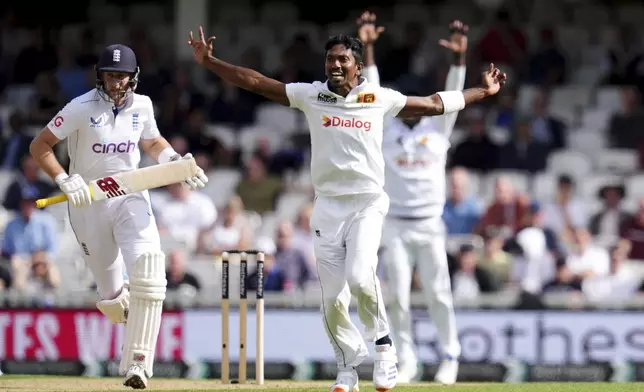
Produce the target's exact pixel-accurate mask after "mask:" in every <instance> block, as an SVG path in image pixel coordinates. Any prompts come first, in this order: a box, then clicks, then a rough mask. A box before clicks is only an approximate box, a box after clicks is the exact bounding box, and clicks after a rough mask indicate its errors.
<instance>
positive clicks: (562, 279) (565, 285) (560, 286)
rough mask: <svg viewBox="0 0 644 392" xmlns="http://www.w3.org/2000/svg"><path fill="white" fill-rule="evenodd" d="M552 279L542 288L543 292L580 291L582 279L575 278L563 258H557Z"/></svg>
mask: <svg viewBox="0 0 644 392" xmlns="http://www.w3.org/2000/svg"><path fill="white" fill-rule="evenodd" d="M555 265H556V272H555V276H554V279H553V280H551V281H549V282H548V283H546V284H545V285H544V286H543V292H561V291H580V290H581V282H582V279H580V278H579V277H577V276H576V275H575V273H574V272H573V271H572V269H571V268H570V266H569V265H568V264H566V259H565V258H558V259H557V261H556V263H555Z"/></svg>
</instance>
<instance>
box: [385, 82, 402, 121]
mask: <svg viewBox="0 0 644 392" xmlns="http://www.w3.org/2000/svg"><path fill="white" fill-rule="evenodd" d="M380 96H381V97H382V99H383V104H384V107H385V116H391V117H396V116H397V115H398V113H400V111H401V110H402V109H403V108H404V107H405V105H407V97H406V96H405V95H403V94H401V93H399V92H398V91H396V90H392V89H390V88H386V87H382V88H380Z"/></svg>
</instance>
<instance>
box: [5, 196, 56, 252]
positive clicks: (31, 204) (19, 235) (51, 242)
mask: <svg viewBox="0 0 644 392" xmlns="http://www.w3.org/2000/svg"><path fill="white" fill-rule="evenodd" d="M23 192H24V193H23V194H22V200H21V201H20V214H19V215H18V216H17V217H16V218H14V219H13V220H11V221H10V222H9V223H8V224H7V227H6V228H5V232H4V238H3V242H2V256H3V257H5V258H7V259H13V258H14V257H22V258H23V259H25V258H26V259H28V258H29V257H30V255H32V254H34V253H36V252H38V251H44V252H47V253H48V254H49V256H50V257H52V256H53V255H54V254H55V253H56V251H57V250H58V243H59V236H58V231H57V224H56V221H55V220H54V218H53V217H52V216H51V215H50V214H49V213H48V212H46V211H38V210H37V209H36V205H35V201H36V198H37V197H38V196H37V195H36V193H35V191H34V190H33V189H30V188H26V189H23Z"/></svg>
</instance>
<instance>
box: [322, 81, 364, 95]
mask: <svg viewBox="0 0 644 392" xmlns="http://www.w3.org/2000/svg"><path fill="white" fill-rule="evenodd" d="M366 84H367V79H366V78H365V77H363V76H361V77H360V83H358V85H357V86H355V87H354V88H352V89H351V91H349V94H347V96H346V97H343V96H342V95H338V94H336V93H334V92H333V91H331V89H329V79H327V80H326V81H325V82H324V92H325V93H329V94H332V95H333V96H335V97H338V98H341V99H347V97H349V96H350V95H351V94H353V92H355V91H358V90H360V89H362V88H363V87H364V86H365V85H366Z"/></svg>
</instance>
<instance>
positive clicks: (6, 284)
mask: <svg viewBox="0 0 644 392" xmlns="http://www.w3.org/2000/svg"><path fill="white" fill-rule="evenodd" d="M12 288H13V275H12V273H11V263H10V262H8V261H7V260H5V259H2V258H0V291H4V290H9V289H12Z"/></svg>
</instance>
